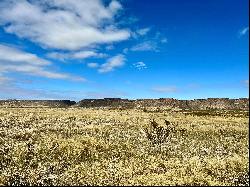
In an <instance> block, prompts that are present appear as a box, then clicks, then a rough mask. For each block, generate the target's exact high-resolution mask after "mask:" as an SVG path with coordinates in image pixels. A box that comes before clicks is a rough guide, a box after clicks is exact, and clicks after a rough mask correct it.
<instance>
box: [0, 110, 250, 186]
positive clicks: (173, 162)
mask: <svg viewBox="0 0 250 187" xmlns="http://www.w3.org/2000/svg"><path fill="white" fill-rule="evenodd" d="M165 120H167V121H165ZM248 121H249V116H248V113H246V112H240V111H236V112H216V111H211V112H208V111H186V112H182V111H173V110H165V111H164V110H150V109H144V110H136V109H131V110H128V109H127V110H125V109H124V110H123V109H78V108H65V109H62V108H61V109H59V108H58V109H49V108H39V109H37V108H1V109H0V184H1V185H247V184H249V176H248V172H249V166H248V165H249V145H248V141H249V140H248V133H249V127H248V125H249V122H248ZM168 122H170V123H168Z"/></svg>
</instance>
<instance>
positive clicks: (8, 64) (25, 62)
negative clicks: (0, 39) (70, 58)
mask: <svg viewBox="0 0 250 187" xmlns="http://www.w3.org/2000/svg"><path fill="white" fill-rule="evenodd" d="M49 65H52V63H51V62H50V61H47V60H45V59H42V58H40V57H38V56H37V55H35V54H32V53H27V52H24V51H21V50H19V49H16V48H13V47H9V46H5V45H0V74H4V73H9V72H20V73H24V74H28V75H33V76H41V77H45V78H53V79H68V80H74V81H85V79H84V78H82V77H76V76H72V75H69V74H65V73H58V72H53V71H50V70H48V66H49Z"/></svg>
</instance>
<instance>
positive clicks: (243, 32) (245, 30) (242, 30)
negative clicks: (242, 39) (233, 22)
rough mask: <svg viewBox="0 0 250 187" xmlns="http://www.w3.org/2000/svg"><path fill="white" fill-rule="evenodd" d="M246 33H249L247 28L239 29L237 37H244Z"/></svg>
mask: <svg viewBox="0 0 250 187" xmlns="http://www.w3.org/2000/svg"><path fill="white" fill-rule="evenodd" d="M248 31H249V27H245V28H243V29H241V30H240V31H239V35H240V36H244V35H246V34H247V32H248Z"/></svg>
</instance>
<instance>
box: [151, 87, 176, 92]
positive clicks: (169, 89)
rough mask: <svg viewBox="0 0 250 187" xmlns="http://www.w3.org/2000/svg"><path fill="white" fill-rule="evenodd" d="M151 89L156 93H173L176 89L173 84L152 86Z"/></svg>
mask: <svg viewBox="0 0 250 187" xmlns="http://www.w3.org/2000/svg"><path fill="white" fill-rule="evenodd" d="M151 90H152V91H153V92H158V93H175V92H177V91H178V89H177V88H176V87H175V86H164V87H154V88H152V89H151Z"/></svg>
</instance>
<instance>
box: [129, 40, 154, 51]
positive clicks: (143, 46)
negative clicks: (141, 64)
mask: <svg viewBox="0 0 250 187" xmlns="http://www.w3.org/2000/svg"><path fill="white" fill-rule="evenodd" d="M130 50H131V51H157V45H156V43H155V42H151V41H146V42H142V43H140V44H137V45H135V46H133V47H132V48H131V49H130Z"/></svg>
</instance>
